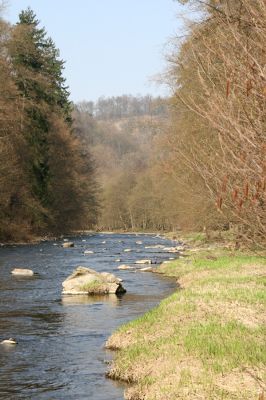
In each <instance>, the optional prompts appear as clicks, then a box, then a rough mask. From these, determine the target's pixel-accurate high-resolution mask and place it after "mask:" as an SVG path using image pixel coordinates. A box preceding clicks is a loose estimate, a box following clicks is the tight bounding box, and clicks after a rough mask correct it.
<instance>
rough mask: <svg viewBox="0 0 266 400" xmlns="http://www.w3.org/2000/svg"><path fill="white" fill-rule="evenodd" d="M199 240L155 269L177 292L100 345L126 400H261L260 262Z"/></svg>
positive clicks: (265, 262)
mask: <svg viewBox="0 0 266 400" xmlns="http://www.w3.org/2000/svg"><path fill="white" fill-rule="evenodd" d="M198 239H199V240H198V241H195V240H194V241H193V242H194V245H193V246H190V249H187V250H185V252H184V254H183V255H182V256H181V257H182V258H179V259H178V260H174V261H171V262H167V263H163V264H162V265H161V266H160V267H159V268H158V270H157V272H158V273H161V274H164V275H165V276H171V277H175V278H176V279H177V282H178V285H179V289H178V290H177V291H176V292H175V293H174V294H173V295H171V296H170V297H168V298H166V299H165V300H163V301H162V302H161V303H160V305H159V306H158V307H156V308H155V309H153V310H151V311H149V312H148V313H146V314H144V315H143V316H142V317H140V318H139V319H137V320H135V321H132V322H130V323H128V324H126V325H124V326H122V327H121V328H120V329H118V330H117V331H116V332H115V333H114V334H113V335H112V336H111V337H110V338H109V339H108V341H107V344H106V347H107V348H109V349H113V350H118V351H117V354H116V357H115V361H114V362H113V364H112V366H111V368H110V370H109V372H108V376H109V377H110V378H112V379H115V380H121V381H125V382H127V383H129V384H130V387H129V388H128V389H127V390H126V391H125V398H126V399H128V400H168V399H169V400H173V399H183V400H185V399H189V400H191V399H223V400H224V399H226V400H229V399H230V400H231V399H236V400H240V399H241V400H244V399H246V400H251V399H254V400H258V399H264V397H262V396H263V395H262V393H263V391H265V383H264V382H265V378H266V368H265V365H266V356H265V355H266V351H265V319H266V318H265V302H266V296H265V267H266V258H265V257H264V256H263V255H261V254H260V255H258V254H254V253H250V252H239V251H234V250H233V249H232V246H231V245H225V243H223V244H222V243H218V244H214V243H212V244H211V245H202V242H201V240H200V238H198ZM195 243H197V245H196V246H195ZM259 396H261V397H259Z"/></svg>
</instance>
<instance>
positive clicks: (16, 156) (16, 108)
mask: <svg viewBox="0 0 266 400" xmlns="http://www.w3.org/2000/svg"><path fill="white" fill-rule="evenodd" d="M63 68H64V63H63V61H61V60H60V58H59V51H58V50H57V48H56V47H55V44H54V43H53V41H52V39H50V38H49V37H48V36H47V34H46V32H45V30H44V28H41V27H40V26H39V22H38V20H37V18H36V16H35V14H34V12H33V11H32V10H30V9H28V10H26V11H22V12H21V14H20V15H19V20H18V23H17V24H16V25H14V26H10V25H8V24H7V23H6V22H5V21H3V20H0V76H1V79H0V120H1V127H0V158H1V165H0V187H1V190H0V219H1V225H0V238H1V239H4V240H20V239H25V238H30V237H32V236H35V235H44V234H54V233H59V232H61V231H68V230H72V229H85V228H89V227H92V225H93V224H94V223H95V222H96V216H97V208H98V205H97V200H96V191H97V184H96V182H95V177H94V167H93V163H92V161H91V158H90V154H89V151H88V150H87V149H86V148H84V147H82V146H81V144H80V142H79V140H78V139H77V138H76V136H75V132H73V129H72V115H71V114H72V105H71V103H70V101H69V93H68V89H67V87H66V86H65V79H64V77H63V75H62V72H63Z"/></svg>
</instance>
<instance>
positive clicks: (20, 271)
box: [11, 268, 34, 276]
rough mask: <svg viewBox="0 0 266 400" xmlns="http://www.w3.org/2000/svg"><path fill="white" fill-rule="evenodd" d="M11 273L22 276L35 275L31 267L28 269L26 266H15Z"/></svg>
mask: <svg viewBox="0 0 266 400" xmlns="http://www.w3.org/2000/svg"><path fill="white" fill-rule="evenodd" d="M11 274H13V275H20V276H33V275H34V272H33V271H32V270H31V269H26V268H14V269H13V270H12V271H11Z"/></svg>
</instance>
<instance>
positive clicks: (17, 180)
mask: <svg viewBox="0 0 266 400" xmlns="http://www.w3.org/2000/svg"><path fill="white" fill-rule="evenodd" d="M180 3H187V4H190V6H191V7H192V8H193V10H194V11H195V10H196V11H197V15H198V16H199V18H198V19H197V21H196V22H191V23H190V25H189V27H188V29H187V32H186V35H185V36H184V37H183V39H182V40H180V39H176V41H174V43H173V51H172V54H170V55H169V57H168V73H167V74H166V75H165V79H166V80H167V81H168V82H169V84H170V87H171V89H172V96H171V97H170V98H169V99H164V98H152V97H151V96H148V95H147V96H137V97H134V96H131V95H123V96H118V97H110V98H100V99H99V100H98V101H97V102H90V101H89V102H82V103H80V104H77V105H75V106H73V105H72V104H71V103H70V102H69V97H68V96H69V93H68V89H67V88H66V86H65V80H64V78H63V75H62V72H63V67H64V63H63V61H62V60H60V58H59V52H58V50H57V49H56V47H55V44H54V43H53V41H52V40H51V39H50V38H48V37H47V34H46V32H45V30H44V29H43V28H40V27H39V23H38V20H37V19H36V16H35V15H34V13H33V12H32V11H31V10H26V11H23V12H22V13H21V14H20V16H19V21H18V23H17V24H16V25H15V26H9V25H8V24H7V23H6V22H4V21H3V20H0V74H1V80H0V120H1V128H0V129H1V131H0V135H1V136H0V157H1V165H0V188H1V191H0V218H1V226H0V238H1V239H12V238H13V239H19V238H21V237H25V236H27V235H36V234H45V233H50V234H51V233H56V232H62V231H69V230H73V229H88V228H90V227H92V226H96V227H97V228H98V229H110V230H113V229H123V230H153V231H154V230H176V229H178V228H181V229H186V230H204V231H206V232H207V233H208V232H209V231H211V230H218V231H221V230H228V229H229V228H230V229H231V230H232V232H233V235H234V237H235V239H236V241H237V245H238V244H239V243H240V242H241V241H245V243H249V244H250V245H254V244H255V245H256V246H257V245H260V246H264V245H265V238H266V223H265V221H266V205H265V201H266V200H265V195H266V178H265V175H266V161H265V160H266V157H265V153H266V139H265V123H266V118H265V99H266V76H265V58H266V57H265V56H266V54H265V42H266V25H265V20H266V4H265V1H264V0H219V1H214V0H206V1H204V2H202V1H199V0H190V1H186V0H182V1H181V0H180ZM88 97H89V94H88ZM91 155H92V156H91ZM95 168H96V169H97V172H95ZM96 176H97V180H98V184H97V183H96V180H95V179H96ZM99 211H100V213H99ZM98 214H99V215H98Z"/></svg>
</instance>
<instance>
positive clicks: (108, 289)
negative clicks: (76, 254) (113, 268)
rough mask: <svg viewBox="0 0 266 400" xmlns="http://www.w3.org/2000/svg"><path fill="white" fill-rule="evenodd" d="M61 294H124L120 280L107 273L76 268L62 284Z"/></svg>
mask: <svg viewBox="0 0 266 400" xmlns="http://www.w3.org/2000/svg"><path fill="white" fill-rule="evenodd" d="M62 285H63V292H62V293H63V294H71V295H72V294H73V295H75V294H83V295H84V294H91V295H93V294H98V295H99V294H111V293H116V294H119V293H125V292H126V290H125V289H124V288H123V286H122V284H121V279H120V278H117V277H116V276H115V275H113V274H110V273H108V272H102V273H99V272H97V271H94V270H93V269H91V268H86V267H77V268H76V269H75V270H74V271H73V273H72V275H70V276H69V277H68V278H67V279H66V280H65V281H64V282H63V283H62Z"/></svg>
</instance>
